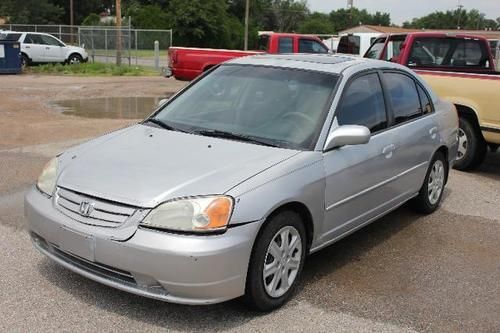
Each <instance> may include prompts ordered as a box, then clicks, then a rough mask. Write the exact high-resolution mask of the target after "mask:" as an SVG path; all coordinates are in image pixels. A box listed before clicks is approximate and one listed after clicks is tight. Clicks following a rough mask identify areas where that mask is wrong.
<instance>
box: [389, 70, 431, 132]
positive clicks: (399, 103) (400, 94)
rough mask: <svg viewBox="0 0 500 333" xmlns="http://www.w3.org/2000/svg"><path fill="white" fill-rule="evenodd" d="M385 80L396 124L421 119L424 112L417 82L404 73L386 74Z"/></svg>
mask: <svg viewBox="0 0 500 333" xmlns="http://www.w3.org/2000/svg"><path fill="white" fill-rule="evenodd" d="M384 78H385V83H386V86H387V93H388V95H389V100H390V102H391V106H392V110H393V112H394V122H395V124H396V125H397V124H401V123H404V122H407V121H409V120H412V119H414V118H417V117H420V116H421V115H422V114H423V111H422V108H421V105H420V97H419V95H418V93H417V85H416V83H415V81H414V80H413V79H412V78H410V77H409V76H407V75H405V74H402V73H391V72H389V73H384Z"/></svg>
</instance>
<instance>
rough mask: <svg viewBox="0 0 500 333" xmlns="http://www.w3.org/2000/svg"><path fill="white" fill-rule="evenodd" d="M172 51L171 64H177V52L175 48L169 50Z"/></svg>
mask: <svg viewBox="0 0 500 333" xmlns="http://www.w3.org/2000/svg"><path fill="white" fill-rule="evenodd" d="M168 52H169V53H170V64H175V63H176V62H177V52H176V51H175V50H169V51H168Z"/></svg>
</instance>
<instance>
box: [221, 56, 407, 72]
mask: <svg viewBox="0 0 500 333" xmlns="http://www.w3.org/2000/svg"><path fill="white" fill-rule="evenodd" d="M227 63H229V64H239V65H255V66H273V67H283V68H295V69H304V70H314V71H320V72H327V73H332V74H341V73H342V72H344V71H345V70H346V69H348V68H350V69H354V70H355V71H358V70H364V69H373V68H395V69H403V70H404V71H407V69H406V68H405V67H403V66H401V65H398V64H395V63H391V62H387V61H381V60H373V59H366V58H361V57H354V56H349V55H333V54H265V55H255V56H248V57H241V58H235V59H233V60H230V61H229V62H227Z"/></svg>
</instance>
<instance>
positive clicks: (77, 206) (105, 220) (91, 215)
mask: <svg viewBox="0 0 500 333" xmlns="http://www.w3.org/2000/svg"><path fill="white" fill-rule="evenodd" d="M82 203H83V206H87V207H82ZM56 207H57V208H58V210H59V211H60V212H62V213H63V214H65V215H66V216H68V217H71V218H72V219H74V220H77V221H78V222H81V223H85V224H89V225H95V226H100V227H109V228H116V227H118V226H119V225H121V224H122V223H124V222H125V221H126V220H127V219H128V218H129V217H131V216H132V215H133V214H134V213H135V211H136V208H135V207H132V206H127V205H123V204H118V203H115V202H111V201H108V200H103V199H99V198H95V197H91V196H88V195H85V194H82V193H79V192H75V191H71V190H68V189H65V188H62V187H59V188H57V192H56ZM82 208H83V209H82ZM85 208H87V209H85Z"/></svg>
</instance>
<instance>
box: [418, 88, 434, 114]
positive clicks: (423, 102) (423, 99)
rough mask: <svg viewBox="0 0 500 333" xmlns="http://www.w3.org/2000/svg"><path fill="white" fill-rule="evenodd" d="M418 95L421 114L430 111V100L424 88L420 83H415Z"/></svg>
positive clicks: (431, 108)
mask: <svg viewBox="0 0 500 333" xmlns="http://www.w3.org/2000/svg"><path fill="white" fill-rule="evenodd" d="M417 90H418V96H419V97H420V106H421V108H422V113H423V114H428V113H431V112H432V110H433V107H432V102H431V100H430V98H429V96H428V95H427V94H426V92H425V91H424V89H422V87H421V86H420V85H418V84H417Z"/></svg>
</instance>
